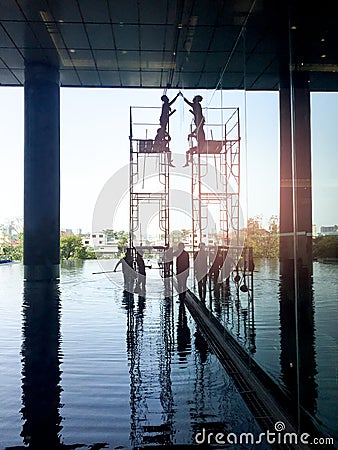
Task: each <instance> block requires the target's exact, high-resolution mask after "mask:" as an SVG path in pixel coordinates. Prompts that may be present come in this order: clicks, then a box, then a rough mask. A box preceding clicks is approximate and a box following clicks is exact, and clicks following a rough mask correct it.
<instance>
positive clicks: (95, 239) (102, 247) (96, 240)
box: [82, 231, 119, 256]
mask: <svg viewBox="0 0 338 450" xmlns="http://www.w3.org/2000/svg"><path fill="white" fill-rule="evenodd" d="M82 244H83V245H85V246H86V247H92V248H94V250H95V252H96V254H98V253H99V254H100V255H101V256H104V255H114V254H116V253H118V251H119V250H118V247H117V243H116V242H111V241H109V242H108V241H107V236H106V234H105V233H104V232H103V231H95V232H92V233H88V234H86V235H84V236H82Z"/></svg>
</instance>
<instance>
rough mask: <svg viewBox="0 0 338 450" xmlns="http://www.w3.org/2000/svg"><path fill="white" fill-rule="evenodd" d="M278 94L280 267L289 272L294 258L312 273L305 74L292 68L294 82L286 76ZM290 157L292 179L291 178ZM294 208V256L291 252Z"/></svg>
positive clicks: (307, 114)
mask: <svg viewBox="0 0 338 450" xmlns="http://www.w3.org/2000/svg"><path fill="white" fill-rule="evenodd" d="M290 92H291V94H292V104H291V95H290ZM279 98H280V234H281V236H280V262H281V271H282V273H284V274H286V273H287V272H290V271H291V272H292V270H293V265H294V261H295V259H296V263H297V266H298V268H299V269H300V270H301V271H305V272H307V273H308V274H312V189H311V125H310V90H309V86H308V82H307V76H306V74H305V73H297V72H295V73H294V74H293V85H292V86H291V88H290V86H289V83H288V80H286V83H285V85H284V86H282V87H281V88H280V96H279ZM291 115H293V119H292V116H291ZM292 127H293V134H292ZM292 140H293V142H292ZM293 150H294V158H293V154H292V151H293ZM293 160H294V183H293V181H292V163H293ZM293 185H294V189H295V192H294V195H293ZM294 211H295V223H296V230H295V231H296V233H295V236H296V249H297V253H296V258H295V255H294V230H293V229H294V216H293V215H294Z"/></svg>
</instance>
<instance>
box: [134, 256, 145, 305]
mask: <svg viewBox="0 0 338 450" xmlns="http://www.w3.org/2000/svg"><path fill="white" fill-rule="evenodd" d="M136 267H137V273H138V275H137V286H136V288H135V292H136V293H138V294H139V295H140V296H141V297H144V296H145V292H146V265H145V263H144V259H143V250H141V249H139V250H137V253H136Z"/></svg>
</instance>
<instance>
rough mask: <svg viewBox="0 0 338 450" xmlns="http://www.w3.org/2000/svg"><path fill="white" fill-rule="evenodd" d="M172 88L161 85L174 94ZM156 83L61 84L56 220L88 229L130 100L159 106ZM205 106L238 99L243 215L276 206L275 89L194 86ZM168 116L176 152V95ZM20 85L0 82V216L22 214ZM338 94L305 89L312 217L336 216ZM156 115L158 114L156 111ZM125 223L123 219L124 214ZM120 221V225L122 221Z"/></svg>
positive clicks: (124, 160)
mask: <svg viewBox="0 0 338 450" xmlns="http://www.w3.org/2000/svg"><path fill="white" fill-rule="evenodd" d="M177 92H178V91H177V90H170V91H168V92H167V95H168V97H169V98H170V99H171V98H173V97H174V96H175V95H176V93H177ZM162 94H163V91H162V90H149V89H148V90H146V89H134V90H132V89H85V88H74V89H72V88H61V227H62V228H64V229H65V228H70V229H73V230H77V229H81V230H82V231H83V232H85V231H90V230H91V229H92V219H93V212H94V208H95V204H96V201H97V199H98V197H99V195H100V192H101V191H102V189H103V188H104V186H105V183H106V182H107V181H108V180H109V179H110V178H111V177H112V176H114V174H115V173H116V172H117V171H118V170H119V169H121V168H122V167H124V166H127V165H128V162H129V111H130V106H151V107H158V108H159V109H158V111H157V110H154V111H155V112H154V114H156V115H159V112H160V108H161V104H162V102H161V100H160V98H161V95H162ZM183 94H184V95H185V96H186V97H187V98H188V99H192V98H193V96H194V95H196V94H201V95H202V96H203V102H202V105H203V107H206V108H211V107H217V108H219V107H239V108H240V120H241V123H240V126H241V206H242V209H243V214H244V218H247V217H253V216H257V215H258V216H262V218H263V222H264V221H265V222H266V221H267V220H268V218H269V217H270V216H272V215H278V211H279V111H278V92H244V91H223V92H220V91H217V92H216V91H212V90H210V91H194V90H185V91H183ZM173 108H175V109H176V112H175V114H174V115H173V116H172V119H171V121H172V122H171V129H170V134H171V137H172V142H171V144H172V150H173V152H174V154H182V155H184V154H185V151H186V150H187V149H188V147H187V138H186V137H187V134H188V132H189V131H188V130H189V124H190V122H191V114H190V113H189V108H188V106H187V105H185V104H184V102H183V100H182V99H181V98H180V97H179V98H178V100H177V101H176V103H175V104H174V105H173ZM23 116H24V102H23V88H18V87H0V158H1V159H0V161H1V168H2V171H1V182H2V189H1V196H0V224H1V223H4V222H6V221H8V220H9V219H11V218H15V217H22V215H23V154H24V126H23V125H24V122H23ZM337 117H338V94H336V93H313V94H311V121H312V165H313V168H312V180H313V223H314V224H316V225H317V227H318V231H319V227H320V226H323V225H334V224H337V223H338V208H337V194H338V173H337V172H338V169H337V167H338V151H337V150H338V149H337V146H338V144H337V143H338V127H337ZM156 120H157V116H156ZM125 223H126V225H125V228H126V229H127V228H128V219H127V217H125ZM121 226H123V225H121Z"/></svg>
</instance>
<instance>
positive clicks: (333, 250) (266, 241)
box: [0, 216, 338, 261]
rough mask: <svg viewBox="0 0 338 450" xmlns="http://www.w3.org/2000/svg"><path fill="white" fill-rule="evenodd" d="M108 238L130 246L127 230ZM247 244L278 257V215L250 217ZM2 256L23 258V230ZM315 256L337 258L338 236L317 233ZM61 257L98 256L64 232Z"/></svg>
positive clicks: (177, 236) (259, 254) (6, 243)
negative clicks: (264, 219) (263, 222)
mask: <svg viewBox="0 0 338 450" xmlns="http://www.w3.org/2000/svg"><path fill="white" fill-rule="evenodd" d="M105 233H106V236H107V239H108V241H109V240H112V239H114V241H115V242H116V244H117V247H118V251H119V254H122V253H123V252H124V251H125V249H126V247H127V246H128V241H129V234H128V233H127V232H126V231H116V232H114V231H113V230H105ZM171 234H172V235H171V239H173V240H175V241H179V240H181V239H182V238H183V239H186V238H187V236H188V235H189V230H186V229H184V230H181V231H179V230H175V231H173V232H172V233H171ZM245 244H246V245H247V246H249V247H252V248H253V254H254V257H255V258H278V256H279V226H278V217H277V216H271V217H270V220H269V223H268V226H267V228H264V226H263V225H262V219H261V217H259V216H256V217H253V218H250V219H248V223H247V229H246V240H245ZM0 257H1V258H2V259H11V260H13V261H22V260H23V233H22V232H21V233H18V234H17V235H16V236H15V238H13V237H12V236H5V238H4V240H3V242H2V244H1V248H0ZM313 257H314V259H320V258H335V259H338V236H334V235H333V236H317V237H315V238H314V239H313ZM60 258H61V260H84V259H94V258H96V256H95V252H94V249H93V248H91V247H88V246H86V245H83V243H82V237H81V236H80V235H73V234H71V235H62V236H61V237H60Z"/></svg>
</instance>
